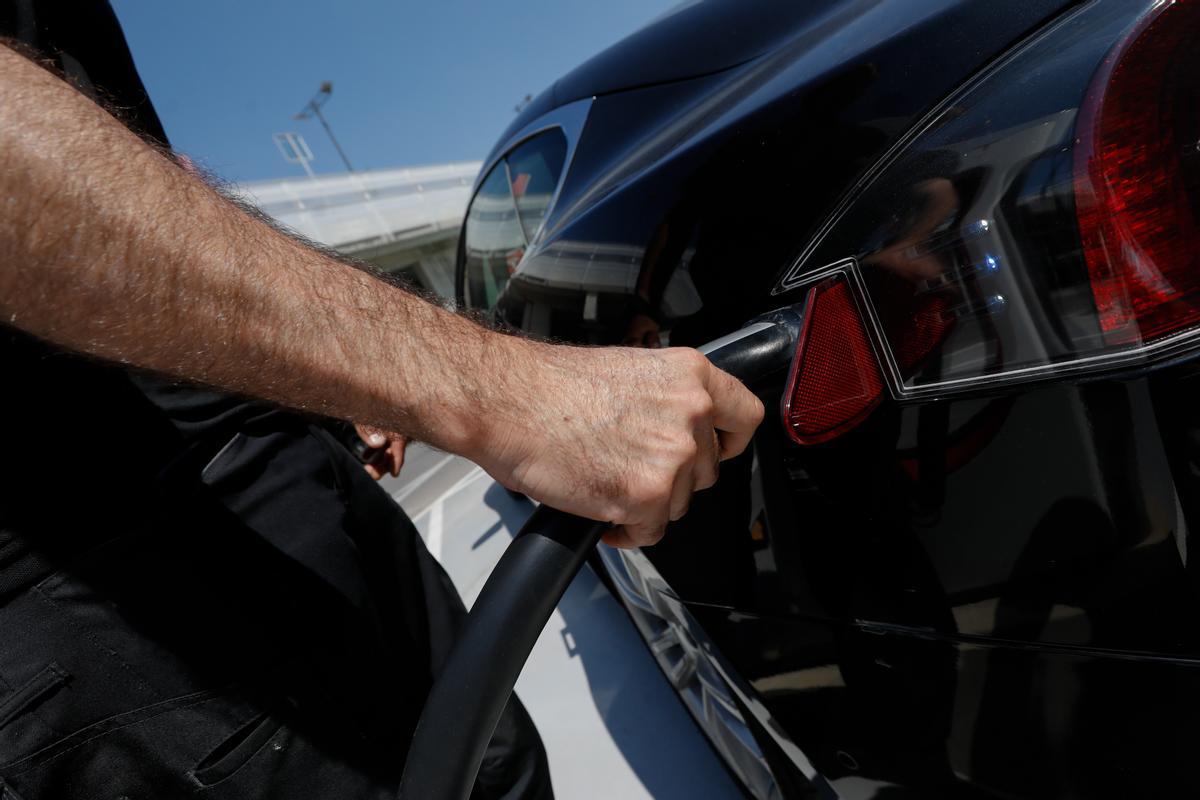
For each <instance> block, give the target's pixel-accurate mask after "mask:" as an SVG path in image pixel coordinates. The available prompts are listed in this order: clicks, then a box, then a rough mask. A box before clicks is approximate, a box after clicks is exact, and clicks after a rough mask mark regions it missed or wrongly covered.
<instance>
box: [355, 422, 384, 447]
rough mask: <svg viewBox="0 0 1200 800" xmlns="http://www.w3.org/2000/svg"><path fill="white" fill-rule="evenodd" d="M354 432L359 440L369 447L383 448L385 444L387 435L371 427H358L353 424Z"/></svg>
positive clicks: (358, 425) (356, 424)
mask: <svg viewBox="0 0 1200 800" xmlns="http://www.w3.org/2000/svg"><path fill="white" fill-rule="evenodd" d="M354 430H355V431H356V432H357V433H358V436H359V438H360V439H362V440H363V441H364V442H366V443H367V444H369V445H370V446H371V447H383V446H384V445H385V444H387V440H388V437H387V435H386V434H385V433H384V432H383V431H381V430H380V429H379V428H376V427H374V426H373V425H360V424H358V423H355V425H354Z"/></svg>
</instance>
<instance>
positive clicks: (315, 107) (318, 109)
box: [308, 101, 354, 172]
mask: <svg viewBox="0 0 1200 800" xmlns="http://www.w3.org/2000/svg"><path fill="white" fill-rule="evenodd" d="M308 106H309V108H311V109H312V110H313V113H314V114H316V115H317V119H319V120H321V126H322V127H324V128H325V132H326V133H328V134H329V141H331V142H333V146H334V147H335V148H337V151H338V155H339V156H341V157H342V163H344V164H345V165H346V171H347V172H354V167H352V166H350V159H348V158H346V153H345V151H344V150H342V146H341V145H340V144H338V140H337V137H336V136H334V135H333V128H330V127H329V123H328V122H326V121H325V115H324V114H322V113H321V107H320V106H318V105H317V104H316V103H313V102H311V101H310V102H309V104H308Z"/></svg>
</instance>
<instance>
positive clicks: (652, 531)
mask: <svg viewBox="0 0 1200 800" xmlns="http://www.w3.org/2000/svg"><path fill="white" fill-rule="evenodd" d="M666 530H667V523H666V520H663V521H662V522H660V523H652V524H637V523H630V524H628V525H618V526H617V527H615V528H613V529H612V530H611V531H609V532H608V533H606V534H604V537H603V538H604V542H605V543H606V544H609V545H612V546H613V547H623V548H630V547H648V546H650V545H652V544H654V543H655V542H657V541H658V540H659V539H661V538H662V537H663V533H665V532H666Z"/></svg>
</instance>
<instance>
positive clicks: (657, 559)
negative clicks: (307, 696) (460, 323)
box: [460, 0, 1200, 798]
mask: <svg viewBox="0 0 1200 800" xmlns="http://www.w3.org/2000/svg"><path fill="white" fill-rule="evenodd" d="M1077 5H1079V4H1072V3H1068V2H1055V1H1052V0H1048V1H1047V2H1015V3H995V2H950V1H949V0H947V1H946V2H926V1H925V0H921V2H915V1H914V2H887V0H884V1H882V2H863V3H854V2H849V3H840V4H815V5H812V6H810V7H809V10H810V12H811V13H809V14H807V15H805V16H802V17H792V16H788V17H781V18H779V29H780V30H782V29H784V28H786V35H782V36H781V35H778V31H771V32H770V35H767V33H765V31H767V29H768V27H769V26H767V27H764V28H762V29H761V30H763V31H764V33H763V35H762V38H761V39H756V38H755V37H753V36H751V37H749V38H748V39H747V41H750V40H753V41H754V42H756V44H755V45H754V47H750V46H749V45H747V47H748V48H749V49H756V48H758V47H760V46H761V47H762V51H761V52H759V53H756V54H754V55H753V56H752V57H749V58H748V59H747V60H744V61H740V62H739V61H738V59H737V58H734V57H732V56H729V55H727V54H726V55H720V54H718V56H719V57H718V56H714V60H713V61H712V62H711V64H713V65H719V64H720V62H722V61H729V62H730V64H729V65H728V68H726V69H723V70H720V71H711V70H703V69H701V68H700V67H699V66H696V65H687V66H686V67H681V70H682V71H681V72H680V73H679V75H680V76H682V75H684V74H685V73H689V72H690V73H694V74H698V75H699V73H701V72H705V73H706V74H702V75H699V76H698V77H687V78H686V79H683V80H674V81H670V80H669V78H666V77H664V76H665V75H668V73H667V72H664V71H662V70H661V69H659V67H658V66H655V58H656V57H657V55H656V54H653V53H647V54H646V56H645V57H646V61H645V62H644V63H643V62H638V61H637V59H636V58H635V57H634V55H636V53H637V51H638V49H639V48H640V47H644V45H636V44H629V45H627V47H628V48H629V49H626V50H618V51H616V52H618V53H622V54H623V58H624V60H625V61H627V62H628V63H627V64H626V65H625V68H627V69H626V71H624V72H622V71H620V70H617V69H616V68H614V67H611V66H608V67H605V66H604V65H605V64H608V63H609V62H607V61H605V60H604V58H601V59H598V60H597V61H596V62H595V63H594V64H593V65H592V66H590V67H588V68H587V69H586V70H584V72H585V73H586V72H587V71H588V70H595V71H597V72H598V73H599V72H602V71H604V70H611V73H612V81H613V83H612V84H611V85H610V86H609V87H608V88H606V89H602V90H596V93H597V94H601V96H598V97H597V98H596V99H595V101H594V103H593V105H592V108H591V111H590V114H589V119H588V123H587V126H586V127H585V129H584V131H583V135H582V138H581V139H580V141H579V142H578V147H577V150H576V151H575V155H574V158H573V161H572V163H571V165H570V167H569V170H568V172H567V175H566V179H565V182H564V184H563V185H562V187H561V190H560V193H559V196H558V198H557V200H556V202H555V204H554V206H553V207H552V208H551V209H550V211H549V214H548V216H547V221H546V226H545V228H544V230H543V235H542V237H541V239H540V240H539V241H537V242H535V243H533V245H532V246H531V247H530V248H529V251H528V252H527V253H526V255H525V261H523V262H522V264H521V266H520V268H519V269H518V270H517V272H516V274H514V275H513V276H512V278H511V280H510V282H509V283H508V286H507V287H506V289H505V290H504V292H503V293H502V295H501V298H500V302H499V305H498V307H497V309H496V313H497V315H498V316H499V317H500V318H501V319H502V320H504V321H506V322H508V323H509V324H511V325H513V326H515V327H520V328H525V329H527V330H530V331H532V332H535V333H538V334H542V335H549V336H554V337H557V338H561V339H567V340H573V341H583V342H593V343H606V344H607V343H622V342H624V343H627V344H631V345H636V346H646V345H648V344H653V343H655V342H662V343H666V342H667V341H669V343H670V344H674V345H697V344H700V343H702V342H705V341H707V340H709V339H712V338H715V337H716V336H720V335H722V334H725V333H728V332H729V331H730V330H732V329H735V328H737V327H738V326H740V325H741V324H742V323H743V322H744V321H745V320H746V319H748V318H750V317H752V316H754V315H755V314H758V313H761V312H763V311H767V310H769V309H771V308H774V307H777V306H779V305H782V304H787V303H791V302H797V301H798V300H799V299H800V295H799V294H798V293H796V292H792V293H790V294H783V295H777V296H772V294H771V291H772V289H773V288H774V287H775V285H776V282H777V281H778V280H779V278H780V276H781V274H783V273H784V272H786V270H787V269H788V268H789V267H790V266H791V265H792V264H793V262H794V261H795V259H796V257H797V256H798V255H799V253H800V251H801V249H802V248H803V247H804V246H805V245H806V244H807V243H808V242H809V240H810V239H811V238H812V235H813V232H814V230H815V228H816V226H817V225H819V224H820V222H821V221H822V220H823V219H824V218H825V217H826V216H827V215H828V214H829V213H830V211H831V210H832V209H833V207H834V206H835V204H836V203H837V201H838V199H839V198H840V197H841V196H842V195H843V193H845V192H846V191H847V190H848V189H849V187H850V186H851V185H852V184H853V183H854V181H855V180H856V179H857V178H858V177H859V176H860V175H861V174H862V173H863V172H864V170H866V169H867V168H868V167H870V166H871V165H872V164H873V163H874V162H875V161H876V160H877V159H878V158H879V157H880V156H881V155H882V154H883V153H884V152H885V151H886V150H887V149H888V148H889V147H890V146H891V145H892V144H894V143H895V142H896V141H897V139H898V138H899V137H900V136H901V135H902V134H903V133H904V132H905V131H906V130H908V128H909V127H910V126H911V125H912V124H913V123H914V122H915V121H916V120H918V119H919V118H920V117H921V116H922V115H923V114H924V113H926V112H927V111H928V110H929V109H931V108H933V107H934V106H935V105H936V104H937V103H938V102H939V101H940V100H942V99H943V98H945V97H946V96H948V95H949V94H950V93H952V92H953V91H955V90H956V89H957V88H958V87H959V86H961V85H962V84H963V83H964V82H965V81H967V80H968V79H969V78H971V77H972V76H973V75H975V74H976V73H977V72H978V71H979V70H981V69H982V68H984V66H985V65H987V64H988V63H989V62H991V61H993V60H994V59H997V58H998V57H1000V56H1001V55H1002V54H1003V53H1005V52H1006V51H1008V50H1009V49H1010V48H1011V47H1012V46H1013V45H1014V44H1016V43H1017V42H1019V41H1020V40H1022V39H1023V38H1024V37H1026V36H1027V35H1029V34H1030V33H1031V32H1033V31H1035V30H1037V29H1039V28H1041V27H1042V26H1043V25H1045V24H1047V23H1048V22H1049V21H1051V20H1053V19H1055V18H1056V17H1058V16H1059V15H1061V14H1063V13H1065V12H1067V11H1069V10H1070V9H1072V8H1073V7H1075V6H1077ZM1146 5H1148V4H1147V3H1141V2H1130V3H1129V4H1128V7H1129V8H1130V9H1131V10H1136V9H1138V8H1142V7H1145V6H1146ZM759 13H760V14H761V15H762V17H761V18H763V19H765V18H767V17H768V15H769V12H768V11H762V10H761V7H759ZM668 23H669V20H668V21H666V22H664V26H665V27H664V28H663V30H664V31H666V30H668V28H669V25H668ZM1103 46H1104V42H1098V47H1099V48H1100V49H1101V50H1102V49H1103ZM664 52H666V51H664ZM729 52H732V51H729ZM747 52H748V51H747ZM630 53H633V54H634V55H630ZM639 70H642V72H640V73H639ZM639 74H641V75H642V76H643V78H642V79H638V78H637V75H639ZM580 80H582V79H580ZM597 80H599V79H598V78H597ZM664 81H668V82H664ZM1084 83H1086V76H1082V78H1081V81H1080V85H1082V84H1084ZM619 84H626V85H630V86H641V87H642V88H635V89H629V90H627V91H619V92H613V91H611V90H612V89H613V88H615V87H617V86H618V85H619ZM650 84H655V85H650ZM595 85H596V86H603V84H602V83H596V84H595ZM602 92H611V93H606V94H605V93H602ZM1038 100H1039V101H1044V100H1045V98H1038ZM541 102H542V105H541V106H539V107H538V108H535V109H534V111H533V112H530V113H532V115H533V116H536V115H538V114H541V113H544V112H545V111H546V110H548V109H549V108H550V107H552V106H553V105H554V102H555V100H554V98H553V97H550V98H542V100H541ZM531 118H532V117H530V118H528V119H525V120H523V121H522V122H521V124H519V125H515V126H514V130H515V129H516V128H519V127H521V126H522V125H524V124H527V123H528V122H529V121H530V119H531ZM1067 233H1068V234H1069V231H1068V232H1067ZM1064 239H1065V241H1066V242H1067V245H1066V247H1068V248H1069V247H1072V246H1074V245H1073V244H1072V239H1071V236H1070V235H1066V236H1065V237H1059V236H1057V234H1056V235H1055V238H1054V241H1055V242H1056V243H1058V242H1061V241H1063V240H1064ZM1056 246H1057V244H1056ZM836 255H840V256H850V255H853V253H852V252H846V253H840V254H835V256H836ZM835 256H831V257H835ZM460 283H461V278H460ZM784 380H785V375H784V374H782V373H780V374H777V375H775V376H773V377H772V378H770V379H768V380H766V381H763V382H762V383H761V384H758V385H756V386H754V387H753V388H754V389H755V390H756V391H757V392H758V393H759V394H760V396H761V397H762V398H763V400H764V402H765V403H766V404H767V407H768V408H769V409H771V408H777V407H778V403H779V400H780V395H781V393H782V390H783V383H784ZM1198 504H1200V369H1197V368H1196V367H1195V366H1193V365H1191V364H1190V363H1188V362H1187V361H1186V360H1181V361H1180V363H1176V364H1174V365H1170V366H1167V367H1164V368H1160V369H1157V370H1155V371H1153V372H1147V371H1127V372H1124V373H1115V372H1114V373H1109V374H1106V375H1104V376H1101V377H1099V378H1096V377H1093V378H1091V379H1089V380H1088V381H1087V382H1080V381H1065V380H1059V381H1056V382H1051V383H1043V384H1040V385H1017V386H1009V387H1006V388H1004V389H1002V390H1001V389H991V390H988V391H985V392H978V393H976V394H975V395H972V396H962V397H955V398H952V399H945V400H930V399H925V400H917V401H907V402H904V403H900V402H897V401H894V400H890V399H889V400H885V401H884V403H883V404H882V405H881V406H880V408H879V409H878V410H877V411H876V413H874V414H873V415H872V416H871V417H870V418H869V420H868V421H867V422H866V423H865V424H864V425H862V426H861V427H859V428H858V429H856V430H854V431H853V432H852V433H851V434H849V435H846V436H844V437H842V438H840V439H837V440H835V441H834V442H831V443H829V444H826V445H820V446H815V447H799V446H797V445H794V444H792V443H791V442H789V441H788V440H787V439H786V437H785V436H784V434H783V431H782V428H781V423H780V421H779V419H778V417H777V416H776V415H769V419H768V421H767V423H766V424H765V425H764V427H763V428H762V429H761V430H760V432H759V434H758V436H757V437H756V441H755V447H754V452H753V454H748V455H746V456H744V457H742V458H740V459H737V460H735V461H732V462H727V463H726V464H724V465H723V468H722V479H721V482H720V483H719V484H718V486H717V487H715V488H714V489H713V490H710V491H709V492H706V493H702V494H701V495H698V496H697V497H696V498H695V500H694V503H693V506H692V510H691V512H690V513H689V515H688V517H686V518H685V519H684V520H683V521H681V522H680V523H678V524H676V525H675V526H673V530H672V531H671V532H670V533H669V534H668V537H667V538H666V539H665V540H664V541H663V543H661V544H660V545H658V546H656V547H654V548H649V549H647V550H645V551H644V552H645V554H646V555H647V556H648V557H649V558H650V560H651V561H652V562H653V564H654V566H655V567H656V568H657V570H658V571H659V572H660V573H661V575H662V577H663V578H665V580H666V582H667V583H668V584H669V585H670V587H671V590H672V592H673V595H674V596H677V597H678V598H679V599H681V600H682V601H683V604H684V606H686V608H687V610H688V612H689V613H690V614H691V616H692V617H693V618H694V619H695V620H696V621H698V623H699V624H700V625H702V626H703V628H704V631H705V632H706V633H707V635H708V637H709V639H711V641H712V642H714V643H715V645H716V647H717V648H718V649H719V651H720V653H721V655H722V656H723V657H724V659H726V660H727V661H728V662H729V663H730V664H732V666H733V668H734V669H736V671H737V673H738V675H740V677H741V678H742V679H744V680H745V681H746V682H747V684H748V685H749V686H750V687H751V688H752V690H753V692H754V694H755V697H756V698H757V699H758V700H760V701H761V703H762V708H760V709H748V710H747V713H746V716H747V718H748V719H750V720H753V721H754V728H755V736H756V738H758V739H760V740H761V741H762V742H763V743H764V746H763V749H764V751H765V752H767V757H768V760H769V761H770V763H771V766H772V769H773V770H774V771H775V772H776V777H777V780H778V786H779V787H780V790H781V791H782V792H783V794H784V796H797V797H803V796H817V795H819V794H820V792H822V791H826V792H827V791H833V792H836V793H837V794H838V795H839V796H842V797H848V798H858V797H861V798H869V797H879V798H885V797H918V798H929V797H932V798H941V797H997V798H1001V797H1002V798H1009V797H1037V798H1042V797H1045V798H1051V797H1054V798H1057V797H1080V798H1085V797H1086V798H1091V797H1103V798H1107V797H1113V798H1132V797H1139V798H1140V797H1180V796H1194V795H1195V794H1197V791H1200V772H1197V771H1195V770H1194V769H1192V767H1191V761H1192V759H1191V754H1192V753H1194V752H1196V749H1197V747H1198V746H1200V711H1197V705H1196V703H1197V700H1200V626H1197V624H1196V620H1197V619H1200V613H1198V612H1200V605H1198V602H1200V598H1198V597H1197V593H1196V588H1197V587H1196V574H1195V573H1196V567H1194V566H1193V565H1192V563H1191V559H1190V558H1189V551H1190V549H1191V544H1192V542H1191V538H1190V530H1191V526H1190V525H1189V522H1190V523H1195V522H1196V521H1197V519H1198V518H1197V516H1196V514H1197V511H1196V509H1197V506H1198ZM773 726H778V729H777V730H775V729H774V728H773ZM772 730H774V733H772ZM774 735H782V736H783V737H784V738H785V739H787V740H789V741H790V742H791V743H793V744H794V745H796V746H797V747H798V748H799V749H800V750H801V751H803V754H804V756H806V757H807V759H808V761H809V762H811V766H812V768H814V769H815V770H816V772H817V773H818V774H819V776H820V779H821V780H822V781H824V782H826V783H827V784H828V785H827V787H825V788H821V786H820V785H819V782H818V783H813V782H812V781H810V780H809V778H808V777H805V776H804V775H803V774H802V773H803V772H804V769H805V767H804V766H803V765H802V764H800V763H799V762H798V761H797V760H796V759H794V758H790V757H789V756H787V755H785V754H784V749H786V748H782V747H780V748H776V747H775V746H774V745H773V744H772V743H771V742H772V741H773V740H772V736H774ZM775 741H777V740H775ZM809 777H811V776H809Z"/></svg>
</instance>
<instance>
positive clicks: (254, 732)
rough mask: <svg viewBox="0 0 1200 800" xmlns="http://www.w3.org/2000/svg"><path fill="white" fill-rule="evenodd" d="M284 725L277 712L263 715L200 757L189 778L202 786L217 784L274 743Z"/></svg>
mask: <svg viewBox="0 0 1200 800" xmlns="http://www.w3.org/2000/svg"><path fill="white" fill-rule="evenodd" d="M281 727H283V722H282V720H280V719H279V717H277V716H276V715H274V714H271V713H263V714H259V715H258V716H256V717H255V718H254V719H252V720H250V721H249V722H247V723H246V724H245V725H243V726H241V727H240V728H238V729H237V730H236V731H234V733H233V735H232V736H230V737H229V738H227V739H226V740H225V741H223V742H221V743H220V744H219V745H217V747H216V748H214V749H213V751H212V752H211V753H209V754H208V755H206V756H204V758H202V759H200V762H199V763H198V764H196V766H195V767H193V768H192V769H191V770H190V771H189V772H188V777H190V778H191V779H192V781H193V782H194V783H195V784H196V785H197V786H201V787H208V786H215V785H216V784H218V783H220V782H221V781H224V780H226V779H227V778H230V777H232V776H233V775H234V774H235V773H236V772H237V771H238V770H240V769H241V768H242V767H244V766H246V764H247V763H248V762H249V761H250V760H251V759H252V758H254V756H255V755H257V754H258V752H259V751H260V750H262V749H263V748H264V747H266V746H267V745H268V744H269V743H270V741H271V739H272V738H274V737H275V735H276V734H277V733H278V732H279V729H280V728H281Z"/></svg>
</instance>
